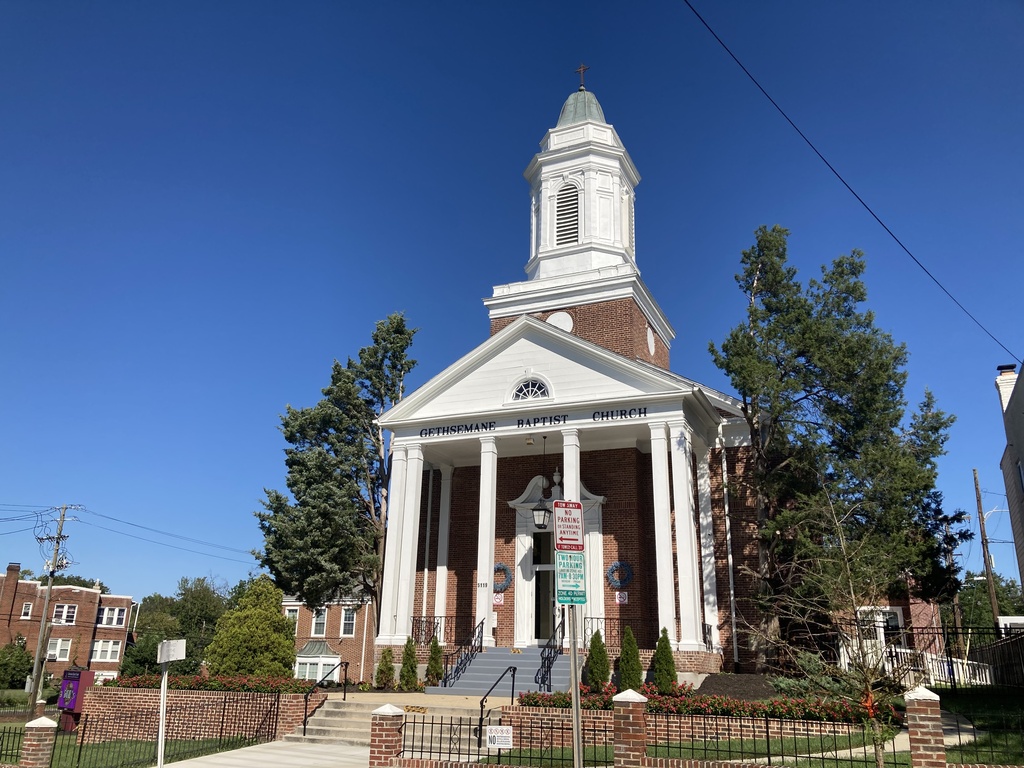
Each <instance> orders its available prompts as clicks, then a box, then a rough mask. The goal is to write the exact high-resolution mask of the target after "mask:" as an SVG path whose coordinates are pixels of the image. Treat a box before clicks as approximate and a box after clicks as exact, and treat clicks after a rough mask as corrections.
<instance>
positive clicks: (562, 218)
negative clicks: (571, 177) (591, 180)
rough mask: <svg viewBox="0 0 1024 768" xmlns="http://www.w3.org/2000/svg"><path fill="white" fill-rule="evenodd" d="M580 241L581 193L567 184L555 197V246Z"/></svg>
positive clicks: (573, 243)
mask: <svg viewBox="0 0 1024 768" xmlns="http://www.w3.org/2000/svg"><path fill="white" fill-rule="evenodd" d="M579 241H580V191H579V189H577V188H576V187H575V186H573V185H572V184H566V185H565V186H564V187H562V188H561V189H560V190H558V195H557V196H556V197H555V245H575V244H576V243H578V242H579Z"/></svg>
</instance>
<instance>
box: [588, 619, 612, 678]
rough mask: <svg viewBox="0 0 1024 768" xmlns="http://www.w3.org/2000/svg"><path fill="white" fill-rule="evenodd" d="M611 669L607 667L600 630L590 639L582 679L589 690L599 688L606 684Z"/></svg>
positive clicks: (606, 656) (606, 655) (605, 650)
mask: <svg viewBox="0 0 1024 768" xmlns="http://www.w3.org/2000/svg"><path fill="white" fill-rule="evenodd" d="M610 673H611V668H610V667H609V666H608V649H607V648H605V647H604V640H602V639H601V632H600V630H596V631H595V632H594V636H593V637H591V638H590V652H589V653H588V654H587V665H586V666H585V667H584V669H583V674H584V678H585V679H586V683H587V685H589V686H590V687H591V688H601V687H603V686H604V684H605V683H607V682H608V675H609V674H610Z"/></svg>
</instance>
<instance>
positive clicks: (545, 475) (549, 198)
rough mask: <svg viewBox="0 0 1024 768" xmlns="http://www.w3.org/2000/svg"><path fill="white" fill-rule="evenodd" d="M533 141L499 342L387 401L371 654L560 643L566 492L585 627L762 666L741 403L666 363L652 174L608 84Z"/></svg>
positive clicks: (610, 636)
mask: <svg viewBox="0 0 1024 768" xmlns="http://www.w3.org/2000/svg"><path fill="white" fill-rule="evenodd" d="M540 147H541V148H540V152H539V153H538V154H537V155H536V156H535V157H534V158H533V160H532V161H531V162H530V164H529V166H528V167H527V168H526V172H525V176H526V179H527V181H528V183H529V187H530V198H531V202H532V206H531V215H530V222H529V226H530V252H529V258H528V260H527V261H526V269H525V272H526V277H525V279H524V280H522V281H521V282H515V283H509V284H507V285H499V286H496V287H495V288H494V293H493V295H492V296H491V297H490V298H488V299H485V300H484V305H485V307H486V308H487V311H488V314H489V318H490V325H491V335H490V338H488V339H487V340H485V341H483V343H481V344H480V345H479V346H477V347H476V348H474V349H472V350H470V351H469V352H468V353H467V354H466V355H465V356H463V357H462V358H461V359H459V360H457V361H455V362H453V363H452V364H451V365H450V366H449V367H448V368H446V369H445V370H443V371H441V372H440V373H439V374H438V375H436V376H435V377H434V378H432V379H431V380H430V381H428V382H427V383H426V384H424V385H423V386H422V387H420V388H419V389H417V390H416V391H415V392H412V393H411V394H409V395H407V396H406V397H405V399H403V400H402V401H401V402H400V403H399V404H398V405H396V406H395V407H394V408H392V409H391V410H390V411H388V412H387V413H385V414H384V415H383V416H382V417H381V418H380V423H381V425H382V426H384V427H385V428H386V429H388V430H390V431H391V433H392V439H393V443H392V445H393V451H394V454H393V455H394V459H393V469H392V477H391V487H390V495H389V499H390V502H389V507H390V510H389V513H390V520H389V526H388V536H387V542H386V551H385V562H384V577H383V582H382V584H383V589H382V596H381V619H380V626H379V633H378V636H377V640H376V643H377V649H378V655H379V652H380V650H381V649H382V648H383V647H386V646H401V645H403V644H404V643H405V641H406V640H407V638H409V637H413V638H414V639H415V640H416V641H417V642H418V643H420V644H424V643H426V642H429V640H430V638H431V637H433V636H437V637H438V639H439V640H441V641H442V644H443V645H444V646H446V650H451V649H453V648H454V647H456V646H458V645H459V644H460V643H462V642H463V641H465V640H466V639H467V638H468V637H470V636H471V635H472V634H473V633H474V632H475V631H477V628H478V627H481V626H482V637H483V646H484V653H485V654H486V653H487V651H488V650H489V649H490V648H512V649H527V648H535V647H540V646H544V645H545V644H546V643H548V642H549V640H551V638H552V637H558V638H561V637H562V635H561V634H559V632H560V628H561V627H565V628H567V627H568V623H566V624H563V623H562V622H563V614H564V612H565V606H563V605H560V604H559V603H558V601H556V583H555V546H554V533H553V526H552V523H551V508H552V504H553V502H555V501H558V500H570V501H578V502H580V503H582V506H583V532H582V537H583V539H584V542H585V551H584V576H585V579H584V583H585V593H586V602H585V604H583V605H580V606H579V608H578V616H579V617H580V619H579V621H578V628H577V633H578V634H579V636H580V638H581V640H584V641H585V640H586V639H587V638H589V637H590V636H591V635H592V634H593V632H594V631H595V630H600V631H601V633H602V636H603V638H604V640H605V643H606V644H607V645H608V646H609V648H610V649H612V653H615V651H614V649H616V648H618V647H619V644H620V642H621V637H622V633H623V631H624V629H625V628H626V627H627V626H628V627H630V628H631V629H632V632H633V634H634V635H635V636H636V639H637V642H638V645H639V647H640V648H641V649H646V650H652V649H653V648H654V646H655V643H656V642H657V639H658V636H659V635H660V633H661V630H662V629H665V630H667V632H668V637H669V639H670V641H671V644H672V647H673V649H674V652H675V656H676V660H677V667H678V669H679V670H680V671H688V672H717V671H720V670H726V671H733V670H740V669H750V668H751V664H752V662H753V653H752V651H751V650H750V649H749V648H747V647H746V644H745V643H744V641H743V640H742V638H743V634H742V630H743V628H744V626H745V617H746V620H747V621H751V620H753V613H752V610H753V609H752V604H751V601H750V598H751V596H752V589H753V581H752V579H751V576H750V570H749V569H750V568H751V566H756V563H757V543H756V515H755V511H754V504H753V499H752V498H751V497H750V494H749V492H748V491H747V490H746V486H745V484H744V483H743V482H741V480H742V478H743V476H744V473H746V472H747V471H748V464H749V462H748V459H749V453H748V452H749V448H748V446H749V443H750V438H749V433H748V431H747V427H746V423H745V422H744V420H743V419H742V418H741V416H740V408H739V406H740V404H739V401H738V400H736V399H735V398H733V397H730V396H729V395H727V394H723V393H721V392H717V391H715V390H713V389H710V388H708V387H705V386H702V385H701V384H699V383H697V382H695V381H692V380H690V379H688V378H686V377H685V376H681V375H679V374H677V373H673V372H672V371H671V370H670V369H669V353H670V350H671V345H672V341H673V338H674V336H675V331H674V330H673V328H672V324H671V323H670V321H669V319H668V318H667V317H666V316H665V314H664V312H663V311H662V309H661V307H659V305H658V302H657V301H656V299H655V297H654V296H653V295H652V293H651V291H650V289H649V288H648V286H647V285H646V284H645V283H644V281H643V280H642V279H641V276H640V271H639V269H638V266H637V254H636V250H635V247H634V242H635V238H634V229H635V224H634V221H635V219H634V204H635V199H636V188H637V185H638V184H639V182H640V176H639V174H638V172H637V169H636V167H635V166H634V165H633V161H632V160H631V159H630V156H629V153H628V152H627V151H626V148H625V146H624V145H623V143H622V141H621V140H620V138H619V136H618V134H617V133H616V131H615V128H614V127H613V126H612V125H610V124H609V123H608V122H607V121H606V120H605V117H604V112H603V111H602V109H601V105H600V104H599V103H598V101H597V99H596V98H595V96H594V94H593V93H590V92H589V91H587V90H585V88H584V87H583V86H582V85H581V86H580V88H579V90H578V91H576V92H574V93H573V94H572V95H570V96H569V98H568V99H567V100H566V102H565V105H564V106H563V107H562V111H561V114H560V115H559V117H558V122H557V124H556V125H555V127H554V128H551V129H550V130H548V132H547V133H546V134H545V136H544V138H543V140H542V141H541V145H540ZM525 223H526V222H524V225H525ZM744 566H747V569H746V570H745V569H744ZM564 642H565V643H568V638H567V637H565V639H564ZM613 658H614V657H613Z"/></svg>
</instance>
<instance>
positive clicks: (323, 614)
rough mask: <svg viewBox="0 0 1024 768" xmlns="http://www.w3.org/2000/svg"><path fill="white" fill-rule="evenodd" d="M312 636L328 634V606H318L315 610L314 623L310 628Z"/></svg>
mask: <svg viewBox="0 0 1024 768" xmlns="http://www.w3.org/2000/svg"><path fill="white" fill-rule="evenodd" d="M317 624H320V631H319V632H317ZM309 636H310V637H326V636H327V608H317V609H316V610H315V611H313V623H312V624H311V625H310V628H309Z"/></svg>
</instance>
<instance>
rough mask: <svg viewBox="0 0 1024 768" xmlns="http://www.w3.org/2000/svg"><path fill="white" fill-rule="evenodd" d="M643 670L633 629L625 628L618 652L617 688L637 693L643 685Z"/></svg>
mask: <svg viewBox="0 0 1024 768" xmlns="http://www.w3.org/2000/svg"><path fill="white" fill-rule="evenodd" d="M643 682H644V681H643V670H642V669H641V667H640V649H639V648H637V645H636V638H635V637H633V629H632V628H631V627H626V631H625V632H623V633H622V648H621V649H620V651H619V688H620V689H621V690H623V691H628V690H634V691H639V690H640V686H641V685H643Z"/></svg>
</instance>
